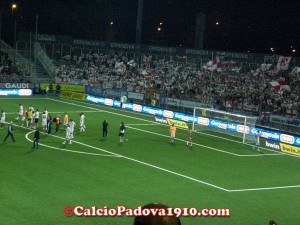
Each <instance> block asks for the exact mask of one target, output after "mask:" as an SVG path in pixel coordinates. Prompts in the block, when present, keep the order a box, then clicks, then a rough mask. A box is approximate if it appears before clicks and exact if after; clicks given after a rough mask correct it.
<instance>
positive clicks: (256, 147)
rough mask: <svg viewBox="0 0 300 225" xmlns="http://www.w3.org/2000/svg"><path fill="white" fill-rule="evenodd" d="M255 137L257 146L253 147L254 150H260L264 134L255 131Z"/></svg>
mask: <svg viewBox="0 0 300 225" xmlns="http://www.w3.org/2000/svg"><path fill="white" fill-rule="evenodd" d="M254 135H255V146H253V150H255V149H256V150H258V151H260V150H259V146H260V137H261V136H262V132H261V131H258V130H256V131H254Z"/></svg>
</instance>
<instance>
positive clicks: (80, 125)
mask: <svg viewBox="0 0 300 225" xmlns="http://www.w3.org/2000/svg"><path fill="white" fill-rule="evenodd" d="M79 115H80V120H79V121H80V122H79V132H85V128H86V127H85V125H84V118H85V115H84V114H83V113H80V114H79Z"/></svg>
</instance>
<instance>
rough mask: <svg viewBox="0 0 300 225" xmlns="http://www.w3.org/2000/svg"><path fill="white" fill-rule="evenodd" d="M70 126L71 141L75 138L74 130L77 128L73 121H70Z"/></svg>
mask: <svg viewBox="0 0 300 225" xmlns="http://www.w3.org/2000/svg"><path fill="white" fill-rule="evenodd" d="M69 126H70V129H71V139H73V138H74V128H75V126H76V123H75V122H74V121H73V120H72V119H70V122H69Z"/></svg>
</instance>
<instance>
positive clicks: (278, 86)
mask: <svg viewBox="0 0 300 225" xmlns="http://www.w3.org/2000/svg"><path fill="white" fill-rule="evenodd" d="M270 84H271V85H272V86H273V87H274V89H275V90H276V91H280V90H286V91H291V87H290V86H289V85H288V83H287V82H286V81H284V80H279V81H271V82H270Z"/></svg>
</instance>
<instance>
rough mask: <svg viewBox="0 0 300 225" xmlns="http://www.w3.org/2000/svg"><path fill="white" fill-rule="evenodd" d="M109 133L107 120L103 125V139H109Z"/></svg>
mask: <svg viewBox="0 0 300 225" xmlns="http://www.w3.org/2000/svg"><path fill="white" fill-rule="evenodd" d="M107 131H108V123H107V121H106V120H104V121H103V123H102V137H103V139H106V138H107Z"/></svg>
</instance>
